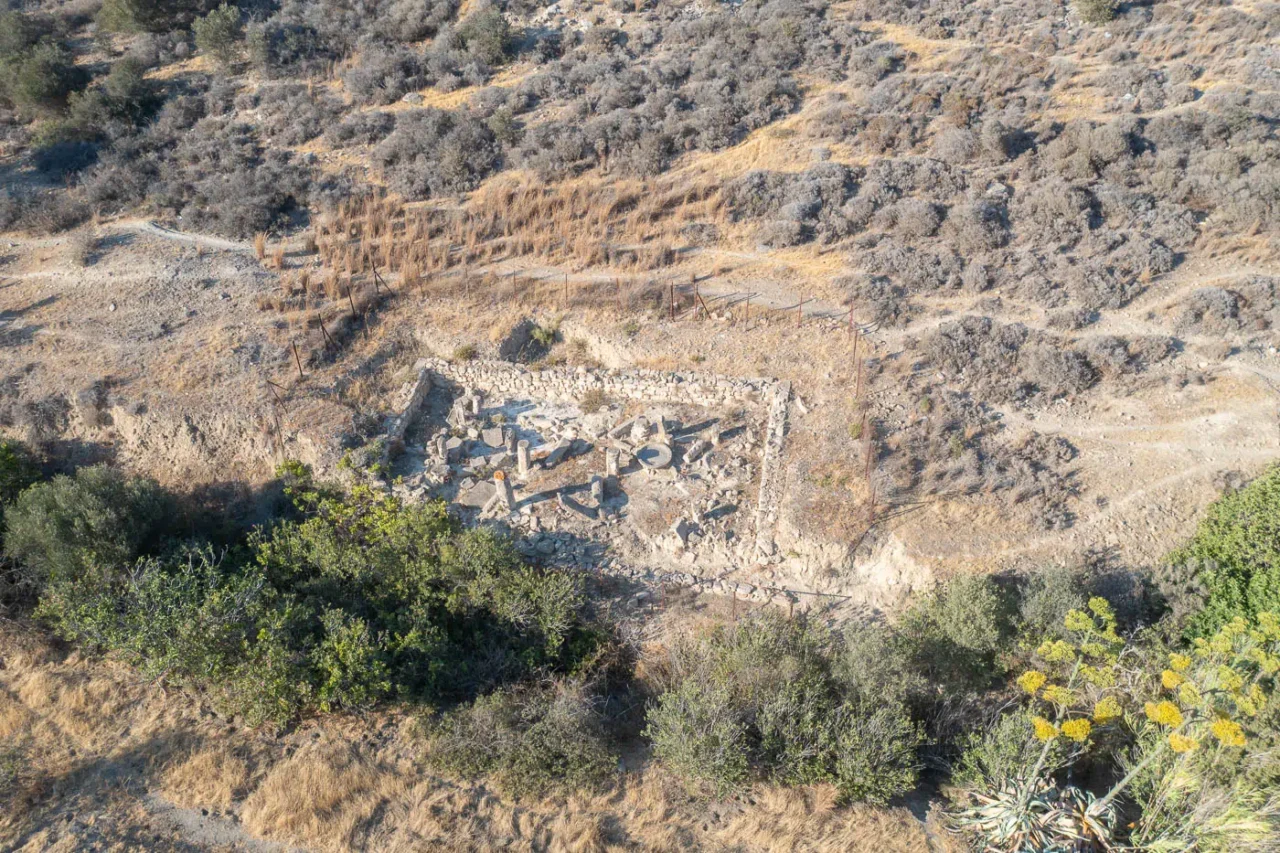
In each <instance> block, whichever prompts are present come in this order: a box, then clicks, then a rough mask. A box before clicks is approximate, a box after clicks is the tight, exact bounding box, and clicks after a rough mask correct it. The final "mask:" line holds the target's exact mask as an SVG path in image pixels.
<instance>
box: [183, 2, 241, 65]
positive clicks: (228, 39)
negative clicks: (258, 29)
mask: <svg viewBox="0 0 1280 853" xmlns="http://www.w3.org/2000/svg"><path fill="white" fill-rule="evenodd" d="M191 32H192V35H194V36H195V41H196V48H197V49H199V50H200V51H201V52H202V53H205V54H207V55H208V56H210V57H212V58H213V60H214V61H215V62H217V63H218V64H219V65H222V66H229V65H232V64H234V63H235V62H236V60H237V59H239V58H240V54H241V50H242V48H241V42H242V41H243V36H244V28H243V27H242V26H241V24H240V10H239V9H237V8H236V7H235V6H228V5H227V4H225V3H224V4H222V5H221V6H219V7H218V8H216V9H214V10H213V11H212V12H210V13H209V14H207V15H205V16H204V17H203V18H197V19H196V20H195V23H193V24H192V25H191Z"/></svg>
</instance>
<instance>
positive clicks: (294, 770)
mask: <svg viewBox="0 0 1280 853" xmlns="http://www.w3.org/2000/svg"><path fill="white" fill-rule="evenodd" d="M402 792H403V783H402V782H401V781H399V780H398V778H397V776H396V774H394V773H393V772H389V771H387V770H384V769H381V768H379V767H377V766H376V765H375V764H374V763H373V762H372V761H370V760H369V759H368V758H367V757H366V756H364V755H362V754H361V753H360V752H359V751H358V750H357V749H356V748H355V747H353V746H350V745H348V744H341V743H331V744H323V745H319V746H316V747H314V748H311V749H302V750H299V751H298V752H297V753H295V754H294V755H293V756H292V757H291V758H288V759H286V760H284V761H281V762H280V763H279V764H277V765H276V766H275V767H273V768H272V769H271V770H270V772H268V773H267V775H266V777H265V778H264V779H263V780H262V784H261V785H259V786H258V787H257V789H256V790H254V792H253V793H252V794H250V795H249V797H248V798H247V799H246V800H245V803H244V809H243V811H242V817H243V819H244V823H245V826H246V827H248V828H249V829H250V830H251V831H253V832H254V833H256V834H258V835H262V836H266V837H269V838H275V839H288V840H290V841H293V842H296V843H300V844H306V845H308V846H310V847H313V848H316V849H344V848H347V847H349V846H350V845H351V844H352V842H353V841H354V840H355V834H356V832H357V831H358V830H359V829H361V827H363V826H364V825H365V824H367V823H368V822H369V819H370V818H371V817H372V816H373V815H374V813H375V812H376V811H377V810H378V809H379V808H380V807H381V806H382V805H384V804H385V803H386V802H387V801H389V800H390V799H391V798H392V797H395V796H396V795H398V794H401V793H402Z"/></svg>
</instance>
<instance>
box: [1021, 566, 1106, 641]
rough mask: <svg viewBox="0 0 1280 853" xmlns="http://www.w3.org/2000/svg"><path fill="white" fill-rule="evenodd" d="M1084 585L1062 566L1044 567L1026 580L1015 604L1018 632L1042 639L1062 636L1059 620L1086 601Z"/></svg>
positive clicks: (1071, 570) (1069, 570)
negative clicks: (1018, 622)
mask: <svg viewBox="0 0 1280 853" xmlns="http://www.w3.org/2000/svg"><path fill="white" fill-rule="evenodd" d="M1088 589H1089V588H1088V585H1087V583H1086V582H1085V578H1084V577H1083V576H1082V575H1081V573H1080V572H1079V571H1076V570H1074V569H1071V568H1068V567H1066V566H1048V567H1046V568H1043V569H1041V570H1039V571H1037V572H1035V573H1034V574H1032V575H1031V576H1030V577H1029V578H1027V583H1026V586H1025V587H1024V588H1023V589H1022V592H1021V595H1020V596H1019V600H1018V614H1019V616H1021V618H1022V629H1023V630H1024V631H1026V632H1027V633H1029V634H1033V635H1035V636H1039V637H1044V636H1047V635H1052V636H1057V635H1059V634H1061V633H1062V631H1063V626H1062V620H1063V619H1065V618H1066V615H1067V613H1069V612H1070V611H1072V610H1079V609H1080V608H1082V607H1084V606H1085V602H1086V601H1088V599H1089V592H1088Z"/></svg>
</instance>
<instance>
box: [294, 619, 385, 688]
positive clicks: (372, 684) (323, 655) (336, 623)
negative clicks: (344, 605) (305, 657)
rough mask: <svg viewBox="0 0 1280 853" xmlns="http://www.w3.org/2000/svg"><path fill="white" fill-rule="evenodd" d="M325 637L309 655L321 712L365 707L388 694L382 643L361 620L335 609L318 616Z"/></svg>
mask: <svg viewBox="0 0 1280 853" xmlns="http://www.w3.org/2000/svg"><path fill="white" fill-rule="evenodd" d="M320 623H321V625H322V626H323V630H324V636H323V638H322V639H321V640H320V643H319V645H317V646H316V647H315V650H314V651H313V652H312V653H311V661H312V666H314V667H315V669H316V674H317V676H318V679H319V690H318V692H317V694H316V698H317V704H318V706H319V708H320V710H321V711H331V710H333V709H335V708H351V709H358V708H367V707H369V706H370V705H373V704H374V703H375V702H377V701H378V700H379V699H382V698H383V697H385V696H386V695H387V694H388V693H389V692H390V691H391V680H390V678H388V671H387V664H386V661H385V660H384V657H385V650H384V647H383V641H382V640H381V639H380V638H377V637H374V636H372V635H371V633H370V631H369V625H368V623H367V622H365V621H364V620H363V619H360V618H359V617H357V616H352V615H351V614H349V613H346V612H344V611H342V610H338V609H336V608H335V609H330V610H326V611H325V612H324V615H322V616H321V617H320Z"/></svg>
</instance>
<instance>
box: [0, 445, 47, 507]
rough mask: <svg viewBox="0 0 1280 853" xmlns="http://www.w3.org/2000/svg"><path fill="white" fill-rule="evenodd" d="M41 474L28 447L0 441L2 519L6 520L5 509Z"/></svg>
mask: <svg viewBox="0 0 1280 853" xmlns="http://www.w3.org/2000/svg"><path fill="white" fill-rule="evenodd" d="M39 474H40V469H39V466H37V465H36V462H35V459H33V458H32V456H31V451H30V450H28V449H27V447H26V445H24V444H23V443H22V442H19V441H12V440H4V441H0V519H3V518H4V508H5V507H6V506H8V505H9V504H11V503H12V502H13V501H14V500H16V499H17V497H18V495H20V494H22V491H23V490H24V489H26V488H27V486H30V485H31V484H32V483H34V482H35V481H36V478H37V477H38V476H39Z"/></svg>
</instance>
